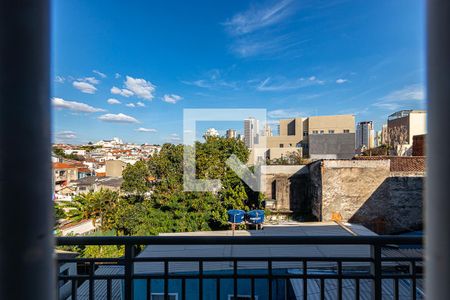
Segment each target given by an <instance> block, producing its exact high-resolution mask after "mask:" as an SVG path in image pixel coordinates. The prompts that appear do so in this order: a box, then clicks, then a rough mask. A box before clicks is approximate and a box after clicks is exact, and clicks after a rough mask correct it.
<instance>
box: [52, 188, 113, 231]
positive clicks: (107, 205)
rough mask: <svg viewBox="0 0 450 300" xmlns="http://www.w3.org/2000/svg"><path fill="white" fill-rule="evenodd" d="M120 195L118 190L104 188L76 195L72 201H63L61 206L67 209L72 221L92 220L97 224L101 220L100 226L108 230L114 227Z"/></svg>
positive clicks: (69, 218) (67, 216)
mask: <svg viewBox="0 0 450 300" xmlns="http://www.w3.org/2000/svg"><path fill="white" fill-rule="evenodd" d="M118 196H119V195H118V194H117V192H113V191H110V190H103V189H102V190H100V191H98V192H89V193H85V194H80V195H76V196H74V197H73V199H72V201H67V202H63V203H61V207H62V208H64V209H66V211H67V212H66V218H67V219H68V220H70V221H71V222H79V221H82V220H92V223H93V224H94V225H95V223H96V222H97V220H99V221H100V228H101V229H103V230H108V229H112V228H113V224H114V215H115V213H116V209H117V202H118V198H119V197H118Z"/></svg>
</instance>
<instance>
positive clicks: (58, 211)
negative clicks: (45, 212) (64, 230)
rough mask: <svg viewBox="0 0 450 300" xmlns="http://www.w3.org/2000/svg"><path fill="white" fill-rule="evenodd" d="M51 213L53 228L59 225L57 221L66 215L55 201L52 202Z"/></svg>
mask: <svg viewBox="0 0 450 300" xmlns="http://www.w3.org/2000/svg"><path fill="white" fill-rule="evenodd" d="M53 214H54V217H55V228H56V227H58V225H59V221H60V220H62V219H64V218H65V217H66V213H65V212H64V209H62V208H61V206H60V205H58V204H57V203H54V204H53Z"/></svg>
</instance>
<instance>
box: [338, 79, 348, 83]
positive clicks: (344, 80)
mask: <svg viewBox="0 0 450 300" xmlns="http://www.w3.org/2000/svg"><path fill="white" fill-rule="evenodd" d="M347 81H348V80H347V79H343V78H339V79H337V80H336V83H337V84H342V83H346V82H347Z"/></svg>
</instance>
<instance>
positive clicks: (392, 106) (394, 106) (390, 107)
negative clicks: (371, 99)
mask: <svg viewBox="0 0 450 300" xmlns="http://www.w3.org/2000/svg"><path fill="white" fill-rule="evenodd" d="M373 106H376V107H378V108H381V109H386V110H398V109H399V108H400V107H402V106H401V105H400V104H399V103H389V102H376V103H374V104H373Z"/></svg>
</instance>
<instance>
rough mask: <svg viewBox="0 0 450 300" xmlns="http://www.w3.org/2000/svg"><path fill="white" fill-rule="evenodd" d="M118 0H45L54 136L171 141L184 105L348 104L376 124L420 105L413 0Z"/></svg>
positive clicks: (318, 110)
mask: <svg viewBox="0 0 450 300" xmlns="http://www.w3.org/2000/svg"><path fill="white" fill-rule="evenodd" d="M124 5H125V4H119V3H109V2H102V1H98V2H94V3H92V2H88V1H79V2H76V3H69V2H54V3H53V14H52V15H53V17H52V18H53V24H54V26H53V29H52V30H53V40H52V51H53V55H52V81H53V84H52V97H53V98H52V103H53V108H54V110H53V132H54V141H55V142H66V143H73V144H79V143H87V142H88V141H92V142H95V141H98V140H101V139H105V138H112V137H114V136H119V137H121V138H122V139H124V140H125V141H127V142H135V143H152V144H162V143H164V142H175V143H178V142H180V138H181V137H182V135H183V129H182V111H183V109H184V108H223V107H228V108H236V107H239V108H252V107H254V108H264V109H267V111H268V120H269V121H272V122H273V121H276V120H278V119H282V118H291V117H307V116H314V115H335V114H349V113H350V114H355V115H356V121H357V122H360V121H366V120H372V121H373V122H374V124H375V129H376V130H379V129H380V128H381V125H382V124H383V123H385V122H386V119H387V116H388V115H390V114H391V113H392V112H394V111H397V110H401V109H421V108H423V107H424V103H425V102H424V96H423V95H424V88H423V86H424V79H423V77H424V58H423V56H424V50H423V48H424V47H423V45H424V37H423V24H424V12H423V3H422V2H421V1H395V3H394V2H391V1H380V2H377V3H359V4H355V3H352V5H349V3H348V2H347V1H332V2H326V3H325V2H319V3H318V2H315V3H312V2H304V3H300V4H299V3H297V2H294V1H264V2H258V3H256V2H232V3H228V2H227V3H225V2H223V3H220V2H218V3H214V4H212V3H208V2H201V1H196V2H195V3H193V4H191V5H189V6H187V5H186V6H183V7H181V6H179V5H174V3H173V2H170V1H168V2H164V3H157V4H154V5H153V4H152V5H151V4H148V3H138V2H133V1H131V2H127V5H126V7H124ZM125 8H126V11H127V15H123V14H122V12H123V11H124V10H125ZM406 8H407V9H406ZM89 16H92V17H89ZM381 16H382V17H381ZM81 19H83V23H80V22H79V21H78V20H81ZM94 20H95V21H94ZM193 20H195V22H194V21H193ZM380 20H382V21H380ZM74 24H76V25H77V26H74ZM181 28H182V29H183V30H180V29H181ZM80 46H81V47H80ZM162 46H164V47H162ZM161 49H165V51H161ZM221 126H222V127H221ZM209 127H214V128H216V129H218V131H219V133H220V134H221V135H222V134H223V133H224V131H225V130H226V129H228V128H234V129H237V130H238V131H241V132H242V129H240V128H236V126H230V125H227V124H224V125H220V124H216V123H214V122H211V123H209V124H205V128H209ZM272 129H275V128H272Z"/></svg>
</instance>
